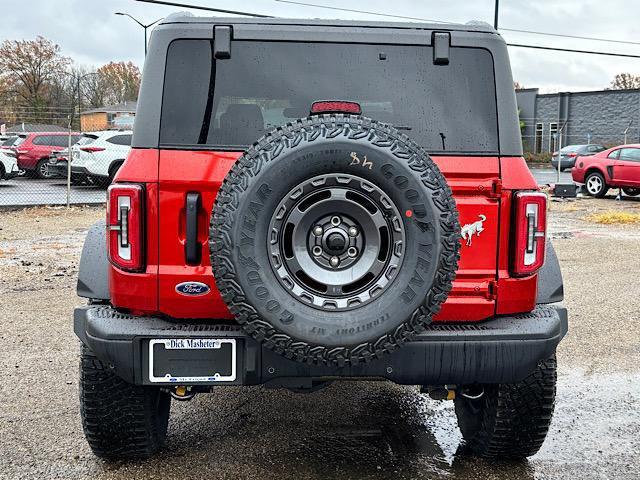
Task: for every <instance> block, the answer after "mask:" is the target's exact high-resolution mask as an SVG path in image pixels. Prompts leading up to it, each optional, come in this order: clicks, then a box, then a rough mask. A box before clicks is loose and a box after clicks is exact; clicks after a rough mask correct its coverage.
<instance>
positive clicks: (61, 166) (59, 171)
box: [49, 160, 109, 181]
mask: <svg viewBox="0 0 640 480" xmlns="http://www.w3.org/2000/svg"><path fill="white" fill-rule="evenodd" d="M67 168H68V167H67V162H66V160H60V161H58V162H56V163H50V164H49V172H50V173H52V174H53V175H56V176H60V177H65V178H66V177H67ZM107 178H109V177H107V176H104V175H96V174H94V173H91V172H90V171H89V170H88V169H87V167H80V166H75V165H73V164H72V165H71V179H72V180H74V181H86V180H88V179H94V180H97V181H102V180H105V179H107Z"/></svg>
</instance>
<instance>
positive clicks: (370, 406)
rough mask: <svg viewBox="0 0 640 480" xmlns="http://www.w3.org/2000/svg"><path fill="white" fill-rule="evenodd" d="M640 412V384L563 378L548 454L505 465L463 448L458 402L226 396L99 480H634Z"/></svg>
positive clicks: (351, 390)
mask: <svg viewBox="0 0 640 480" xmlns="http://www.w3.org/2000/svg"><path fill="white" fill-rule="evenodd" d="M638 405H640V376H639V375H638V374H629V375H625V374H612V375H602V374H598V375H589V374H586V373H585V372H583V371H580V370H572V371H563V372H561V373H560V375H559V381H558V397H557V407H556V413H555V415H554V419H553V422H552V425H551V430H550V432H549V435H548V438H547V440H546V442H545V444H544V446H543V448H542V450H541V451H540V452H539V453H538V454H537V455H535V456H534V457H532V458H531V459H529V460H524V461H515V462H514V461H510V462H496V461H485V460H482V459H478V458H476V457H474V456H472V455H470V454H469V452H468V451H467V450H466V448H465V445H464V442H463V441H462V438H461V435H460V432H459V431H458V429H457V425H456V420H455V414H454V411H453V404H452V402H436V401H433V400H430V399H428V398H427V397H426V396H424V395H420V394H419V393H418V391H417V389H415V388H411V387H400V386H397V385H393V384H389V383H373V382H371V383H355V382H343V383H335V384H333V385H332V386H331V387H329V388H327V389H325V390H323V391H320V392H317V393H313V394H306V395H305V394H292V393H290V392H285V391H270V390H265V389H262V388H249V389H247V388H245V389H235V388H220V389H219V390H218V391H217V392H216V393H214V394H210V395H201V396H199V397H196V399H195V400H194V401H193V402H190V403H186V404H174V406H173V407H172V409H173V414H172V421H171V424H170V432H169V442H168V446H167V448H166V450H165V451H164V452H163V453H162V454H161V455H160V456H159V457H156V458H154V459H153V460H150V461H147V462H143V463H141V464H123V465H120V466H117V465H116V466H114V465H112V466H110V467H109V469H108V470H103V469H102V468H98V470H102V472H101V473H103V474H104V475H105V476H107V477H108V478H119V477H120V474H122V478H125V477H127V478H130V476H131V475H132V474H133V475H134V476H135V477H136V478H138V476H140V477H145V476H148V477H149V478H155V477H154V475H165V474H167V472H181V471H184V469H185V468H186V466H188V470H187V471H188V472H189V474H190V475H191V476H201V475H205V476H206V475H207V472H210V471H211V469H215V470H216V472H218V473H219V475H220V476H221V477H223V476H225V475H228V476H229V477H233V478H278V479H287V478H295V479H301V478H322V479H325V478H354V479H355V478H358V479H360V478H366V479H369V478H371V479H388V478H394V479H435V478H452V479H494V480H502V479H505V480H506V479H546V478H580V480H587V479H592V478H593V479H596V478H620V479H632V478H639V477H638V475H637V473H639V472H640V470H639V468H640V467H639V465H640V456H639V450H638V449H639V446H640V439H639V438H638V432H640V410H639V409H638ZM94 467H95V465H94ZM229 472H233V474H232V473H229ZM94 473H95V472H94Z"/></svg>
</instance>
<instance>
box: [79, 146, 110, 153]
mask: <svg viewBox="0 0 640 480" xmlns="http://www.w3.org/2000/svg"><path fill="white" fill-rule="evenodd" d="M80 150H82V151H83V152H89V153H95V152H102V151H103V150H104V148H102V147H80Z"/></svg>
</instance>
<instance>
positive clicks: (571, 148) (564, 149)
mask: <svg viewBox="0 0 640 480" xmlns="http://www.w3.org/2000/svg"><path fill="white" fill-rule="evenodd" d="M583 147H584V145H567V146H566V147H562V149H560V152H561V153H570V152H577V151H578V150H580V149H581V148H583Z"/></svg>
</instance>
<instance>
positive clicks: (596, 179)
mask: <svg viewBox="0 0 640 480" xmlns="http://www.w3.org/2000/svg"><path fill="white" fill-rule="evenodd" d="M571 176H572V177H573V181H574V182H577V183H583V184H584V185H585V186H586V189H587V193H588V194H589V195H593V196H594V197H598V198H602V197H604V196H605V195H606V193H607V191H608V190H609V188H612V187H613V188H622V191H623V192H624V193H625V194H626V195H629V196H632V197H635V196H636V195H638V194H640V144H634V145H619V146H617V147H613V148H609V149H608V150H605V151H603V152H600V153H596V154H595V155H593V156H590V157H579V158H578V160H576V165H575V167H574V168H573V169H572V170H571Z"/></svg>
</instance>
